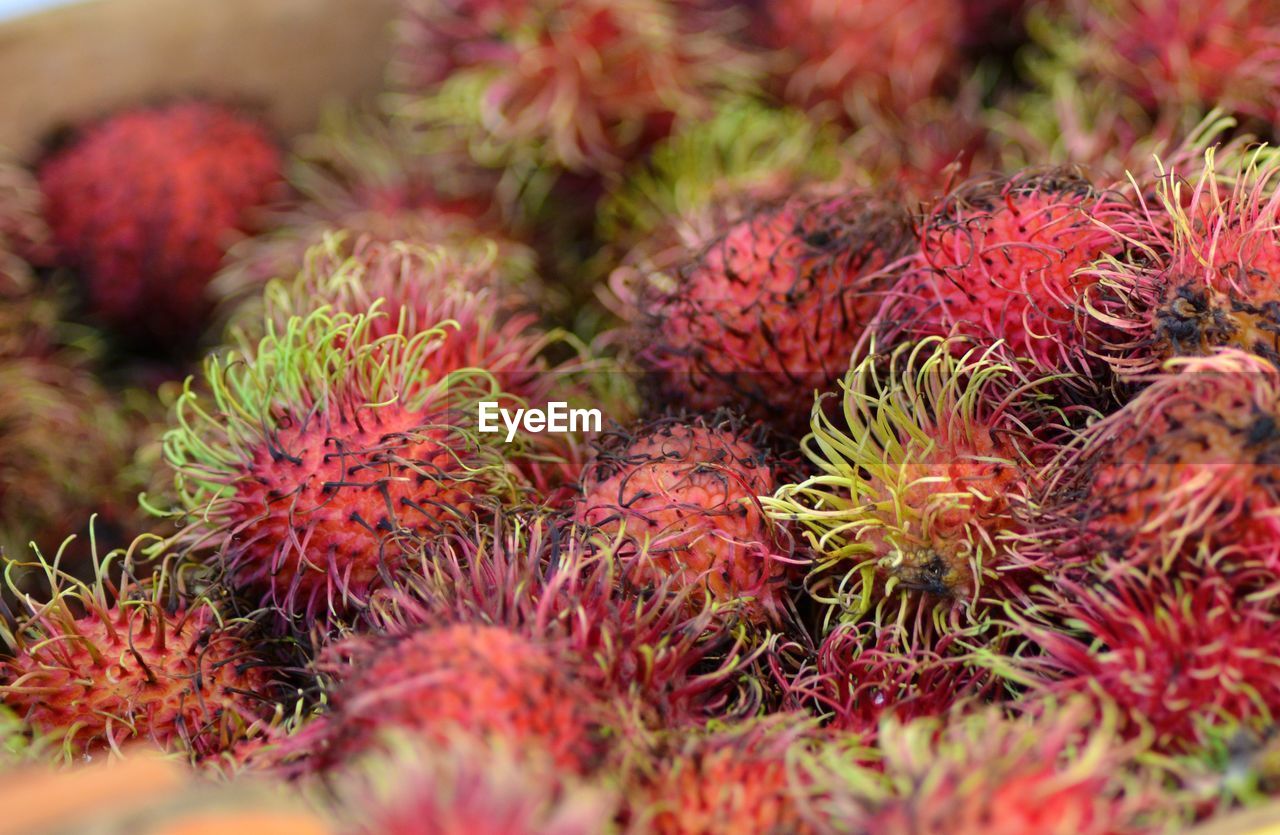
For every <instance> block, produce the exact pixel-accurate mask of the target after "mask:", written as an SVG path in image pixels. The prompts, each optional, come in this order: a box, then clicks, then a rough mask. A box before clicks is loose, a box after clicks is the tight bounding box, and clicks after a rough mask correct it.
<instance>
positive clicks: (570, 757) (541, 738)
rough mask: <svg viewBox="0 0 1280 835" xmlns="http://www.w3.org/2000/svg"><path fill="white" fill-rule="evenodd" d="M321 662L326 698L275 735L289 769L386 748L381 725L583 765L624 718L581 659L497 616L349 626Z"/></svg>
mask: <svg viewBox="0 0 1280 835" xmlns="http://www.w3.org/2000/svg"><path fill="white" fill-rule="evenodd" d="M318 669H319V670H320V671H321V672H322V673H323V674H324V675H326V676H327V677H329V678H330V679H331V680H333V682H334V683H333V684H331V685H330V686H331V688H332V690H331V692H330V693H329V695H328V699H327V706H326V707H327V709H326V711H325V712H324V713H322V714H321V715H319V716H317V717H315V718H313V719H311V720H310V722H309V723H307V724H306V725H304V726H303V727H302V729H300V730H298V731H295V732H294V733H293V734H291V735H290V736H289V737H287V738H286V739H284V740H282V742H281V746H280V748H281V750H280V756H281V761H282V763H283V765H282V768H283V771H284V772H285V773H292V774H307V773H316V774H324V773H331V772H335V771H339V770H341V769H342V768H343V767H344V766H347V765H349V764H351V763H352V762H353V761H354V760H355V759H356V758H359V757H363V756H365V755H369V754H373V753H376V752H380V751H382V750H384V747H385V737H388V736H395V737H400V738H406V739H413V740H419V741H421V742H422V743H423V744H425V745H430V746H432V747H436V748H443V747H444V746H446V745H447V744H448V742H449V740H450V738H451V737H453V736H455V735H459V734H461V735H463V736H464V737H466V738H469V739H472V740H475V741H477V742H480V743H484V742H488V741H501V742H505V743H507V744H510V745H512V746H514V747H516V748H518V749H520V750H522V751H531V752H536V753H540V754H543V755H545V756H546V757H547V758H549V759H550V760H551V761H552V762H553V763H554V764H555V766H556V767H557V768H562V769H565V770H567V771H569V772H571V773H575V774H586V773H589V772H591V771H593V770H594V769H596V768H597V767H599V766H600V765H601V764H602V763H603V762H604V761H605V760H606V758H607V757H608V756H609V751H610V746H611V743H610V741H609V737H610V734H611V732H612V730H613V729H614V728H617V727H618V726H619V725H620V724H621V723H622V720H623V717H624V714H623V713H622V711H621V710H619V706H618V705H617V704H616V703H615V701H614V700H612V699H610V698H609V696H608V694H607V693H604V692H602V691H601V690H600V688H599V687H598V686H597V679H598V676H597V675H596V674H595V673H596V670H595V668H594V667H593V665H592V664H591V661H590V660H589V659H584V658H580V657H578V656H575V655H574V654H573V653H572V652H571V651H569V649H568V648H567V647H566V646H565V645H564V644H563V642H561V641H555V640H550V639H548V638H545V637H543V638H535V637H530V636H528V635H526V634H522V633H521V632H519V631H517V630H515V629H512V628H510V627H508V626H505V625H502V624H490V623H483V622H480V621H469V622H468V621H459V622H455V623H452V624H441V625H439V626H435V627H423V628H419V629H417V630H414V631H411V632H407V633H405V634H394V635H357V636H353V637H348V638H345V639H343V640H341V641H339V642H337V643H335V644H333V645H331V646H330V647H328V648H326V650H325V651H324V653H323V655H322V657H321V659H320V661H319V662H318Z"/></svg>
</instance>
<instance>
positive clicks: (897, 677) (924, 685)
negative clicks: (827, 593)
mask: <svg viewBox="0 0 1280 835" xmlns="http://www.w3.org/2000/svg"><path fill="white" fill-rule="evenodd" d="M965 637H966V636H965V634H963V633H950V634H946V635H941V636H939V637H938V638H937V640H936V641H933V642H932V644H929V643H924V642H923V641H922V640H921V639H920V638H915V639H913V638H911V637H909V635H908V633H907V630H906V629H904V628H903V627H900V626H896V625H889V626H880V625H877V624H873V623H859V624H842V625H840V626H837V627H836V628H835V629H833V630H832V631H831V632H830V634H828V635H827V636H826V637H825V638H824V639H823V641H822V644H821V645H820V646H819V647H818V650H817V654H816V656H815V657H814V659H813V661H812V662H811V663H809V664H805V665H803V666H801V667H800V669H798V670H796V671H794V672H792V673H789V674H782V675H780V676H779V677H780V679H781V681H780V684H781V685H782V686H783V688H784V689H785V691H786V697H785V699H784V701H783V705H784V706H785V707H788V708H791V709H796V710H812V711H814V712H816V713H817V714H818V715H820V716H822V717H823V719H824V720H825V726H826V727H828V728H830V729H832V730H834V731H838V732H856V733H857V734H859V735H860V737H861V738H862V739H864V740H872V739H874V737H875V734H876V731H877V729H878V728H879V726H880V724H881V722H882V721H884V720H885V719H887V718H888V717H890V716H892V717H894V718H895V719H896V720H898V721H900V722H909V721H911V720H912V719H915V718H917V717H924V716H947V715H951V716H956V715H959V714H960V712H961V711H962V709H963V708H964V707H965V706H966V705H968V704H976V703H980V702H982V701H983V700H985V699H986V698H987V697H988V696H990V695H992V694H994V693H995V691H996V679H995V677H994V676H993V675H991V673H990V672H989V671H987V670H984V669H982V668H980V667H979V666H978V665H975V664H971V663H967V662H968V659H967V658H966V657H965V652H964V647H963V642H964V639H965ZM779 672H781V671H779Z"/></svg>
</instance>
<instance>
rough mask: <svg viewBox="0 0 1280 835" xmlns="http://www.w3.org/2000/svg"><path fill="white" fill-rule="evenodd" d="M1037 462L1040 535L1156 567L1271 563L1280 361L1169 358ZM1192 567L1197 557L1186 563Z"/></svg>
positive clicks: (1276, 554)
mask: <svg viewBox="0 0 1280 835" xmlns="http://www.w3.org/2000/svg"><path fill="white" fill-rule="evenodd" d="M1144 380H1145V381H1146V382H1147V383H1148V385H1147V387H1146V388H1145V389H1143V390H1142V391H1140V392H1139V393H1138V394H1137V395H1136V396H1135V397H1134V398H1133V399H1132V400H1131V401H1130V402H1129V403H1127V404H1126V405H1125V406H1124V407H1123V408H1122V409H1120V411H1118V412H1116V413H1114V414H1112V415H1110V416H1108V417H1107V418H1105V419H1103V420H1101V421H1098V422H1096V423H1094V424H1093V425H1092V426H1090V427H1088V428H1087V429H1085V430H1083V432H1082V433H1081V434H1080V436H1079V437H1078V438H1077V439H1076V440H1075V441H1074V442H1073V443H1072V444H1071V445H1070V446H1068V447H1067V448H1066V449H1064V450H1063V451H1062V452H1061V453H1059V456H1058V460H1057V461H1055V462H1054V463H1053V464H1052V465H1051V466H1050V467H1049V468H1048V469H1049V470H1050V471H1051V472H1052V476H1051V477H1050V478H1049V479H1047V480H1046V482H1045V484H1044V487H1043V490H1042V492H1041V495H1040V497H1039V502H1038V504H1039V506H1040V508H1041V510H1042V512H1043V518H1042V521H1041V522H1039V523H1038V525H1037V526H1038V527H1039V528H1040V529H1041V530H1042V532H1043V534H1044V536H1043V537H1042V544H1044V545H1048V546H1049V549H1050V550H1056V551H1057V553H1058V559H1059V560H1062V559H1063V558H1065V557H1071V556H1074V557H1077V558H1083V559H1085V560H1091V559H1093V558H1094V557H1095V556H1097V555H1098V554H1104V555H1107V556H1109V557H1111V558H1112V559H1115V560H1117V561H1120V562H1131V563H1134V564H1138V565H1152V566H1158V567H1159V569H1160V570H1162V571H1168V570H1170V569H1173V568H1175V567H1178V568H1180V569H1181V568H1186V567H1188V566H1192V565H1199V564H1201V563H1202V562H1204V561H1206V560H1207V561H1209V562H1213V563H1217V564H1220V565H1222V566H1224V567H1229V568H1230V569H1231V570H1248V571H1251V572H1256V571H1258V570H1261V571H1263V572H1265V573H1267V574H1268V575H1269V576H1273V577H1274V576H1276V574H1277V573H1280V369H1278V368H1277V367H1276V366H1275V365H1273V364H1272V363H1270V362H1268V361H1267V360H1265V359H1263V358H1261V357H1258V356H1255V355H1252V354H1247V353H1245V352H1243V351H1239V350H1235V349H1223V350H1221V351H1219V352H1218V353H1216V354H1213V355H1211V356H1207V357H1184V358H1181V359H1174V360H1170V361H1169V362H1168V363H1167V364H1166V367H1165V371H1164V372H1163V373H1162V374H1159V375H1149V376H1148V377H1146V378H1144ZM1192 570H1193V571H1199V569H1198V568H1196V569H1192Z"/></svg>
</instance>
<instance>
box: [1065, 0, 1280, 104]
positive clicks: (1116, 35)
mask: <svg viewBox="0 0 1280 835" xmlns="http://www.w3.org/2000/svg"><path fill="white" fill-rule="evenodd" d="M1065 6H1066V8H1067V9H1068V12H1069V14H1070V15H1071V17H1072V18H1074V19H1075V20H1076V21H1077V22H1078V24H1079V25H1080V27H1081V29H1082V30H1083V37H1084V38H1086V39H1088V40H1087V41H1086V43H1087V44H1088V46H1089V48H1090V49H1091V50H1092V51H1093V53H1094V57H1093V60H1092V63H1093V64H1095V65H1096V67H1097V69H1098V70H1100V71H1101V72H1102V73H1103V74H1104V75H1106V76H1107V77H1110V78H1115V79H1117V80H1118V81H1120V82H1121V83H1122V84H1124V85H1125V86H1126V87H1127V88H1128V89H1129V91H1130V92H1131V93H1132V94H1133V95H1135V96H1136V97H1137V98H1138V100H1139V101H1141V102H1142V103H1143V104H1144V105H1145V106H1147V107H1148V108H1150V109H1152V110H1155V109H1157V108H1159V107H1161V106H1166V107H1168V106H1173V105H1176V106H1181V107H1184V108H1198V109H1200V110H1202V111H1203V110H1207V109H1209V108H1210V107H1222V108H1223V109H1224V110H1225V111H1226V112H1228V113H1233V112H1234V113H1244V114H1247V115H1250V116H1254V117H1257V118H1259V119H1263V120H1265V121H1268V122H1270V121H1274V120H1275V118H1276V117H1277V115H1278V114H1280V93H1277V84H1276V81H1277V79H1280V3H1277V2H1275V0H1221V2H1215V3H1183V2H1179V0H1068V2H1067V3H1066V4H1065Z"/></svg>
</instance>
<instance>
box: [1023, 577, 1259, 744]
mask: <svg viewBox="0 0 1280 835" xmlns="http://www.w3.org/2000/svg"><path fill="white" fill-rule="evenodd" d="M1108 566H1109V570H1104V571H1098V572H1095V573H1093V574H1090V575H1088V576H1086V577H1084V578H1082V579H1080V580H1076V579H1073V578H1071V577H1058V578H1055V580H1054V582H1053V583H1052V584H1051V585H1050V586H1048V587H1046V588H1045V589H1044V590H1043V591H1042V592H1041V594H1040V595H1039V596H1040V597H1041V598H1043V599H1042V600H1040V601H1038V605H1037V606H1036V607H1034V608H1031V609H1028V610H1026V611H1025V612H1013V613H1011V616H1012V617H1013V620H1014V623H1015V624H1016V626H1017V627H1018V630H1019V632H1020V633H1021V634H1023V635H1025V636H1027V637H1029V638H1031V639H1032V640H1033V641H1034V642H1035V645H1036V646H1037V647H1038V650H1039V651H1038V652H1037V653H1023V654H1022V655H1020V656H1019V657H1018V658H1016V659H1014V660H1013V661H1007V662H1006V663H1005V664H1003V665H1002V667H1003V669H1004V670H1005V672H1006V673H1007V674H1008V675H1010V677H1011V678H1012V679H1013V680H1015V681H1017V682H1018V683H1020V684H1022V685H1023V686H1024V687H1025V688H1026V690H1027V692H1026V694H1025V695H1024V699H1025V700H1026V701H1027V702H1028V703H1029V704H1031V705H1036V704H1038V703H1039V702H1040V701H1041V700H1043V699H1045V698H1050V699H1052V698H1056V697H1058V696H1061V695H1063V694H1075V693H1080V694H1085V695H1087V696H1089V697H1091V698H1094V699H1096V700H1098V701H1100V702H1111V703H1114V704H1116V705H1118V708H1119V719H1120V720H1121V730H1122V731H1123V732H1125V733H1126V734H1128V735H1131V736H1150V737H1151V742H1152V745H1153V746H1154V747H1155V748H1157V749H1158V750H1161V751H1185V750H1187V749H1189V748H1192V747H1194V746H1197V745H1199V744H1200V743H1201V741H1202V738H1203V735H1204V733H1205V729H1206V728H1210V727H1212V726H1213V725H1216V724H1219V723H1224V722H1231V721H1233V720H1234V721H1249V720H1255V719H1256V720H1259V721H1264V722H1267V723H1270V722H1272V721H1273V717H1274V716H1275V714H1276V711H1277V709H1278V708H1280V677H1278V676H1277V675H1276V670H1277V666H1280V660H1278V659H1276V658H1275V654H1274V647H1275V642H1276V640H1277V638H1278V637H1280V618H1277V616H1276V614H1275V612H1274V606H1273V605H1272V603H1271V602H1270V599H1269V598H1270V597H1271V596H1272V595H1271V593H1270V592H1267V591H1265V590H1264V591H1257V590H1256V589H1252V588H1251V587H1250V585H1249V584H1247V583H1242V582H1241V581H1240V579H1239V578H1237V577H1232V576H1231V575H1229V574H1224V573H1222V572H1220V571H1217V570H1216V569H1214V568H1212V567H1204V568H1201V570H1200V571H1198V572H1197V573H1195V574H1170V573H1165V572H1163V571H1160V570H1152V569H1149V568H1138V567H1124V566H1116V565H1114V564H1112V563H1108Z"/></svg>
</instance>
